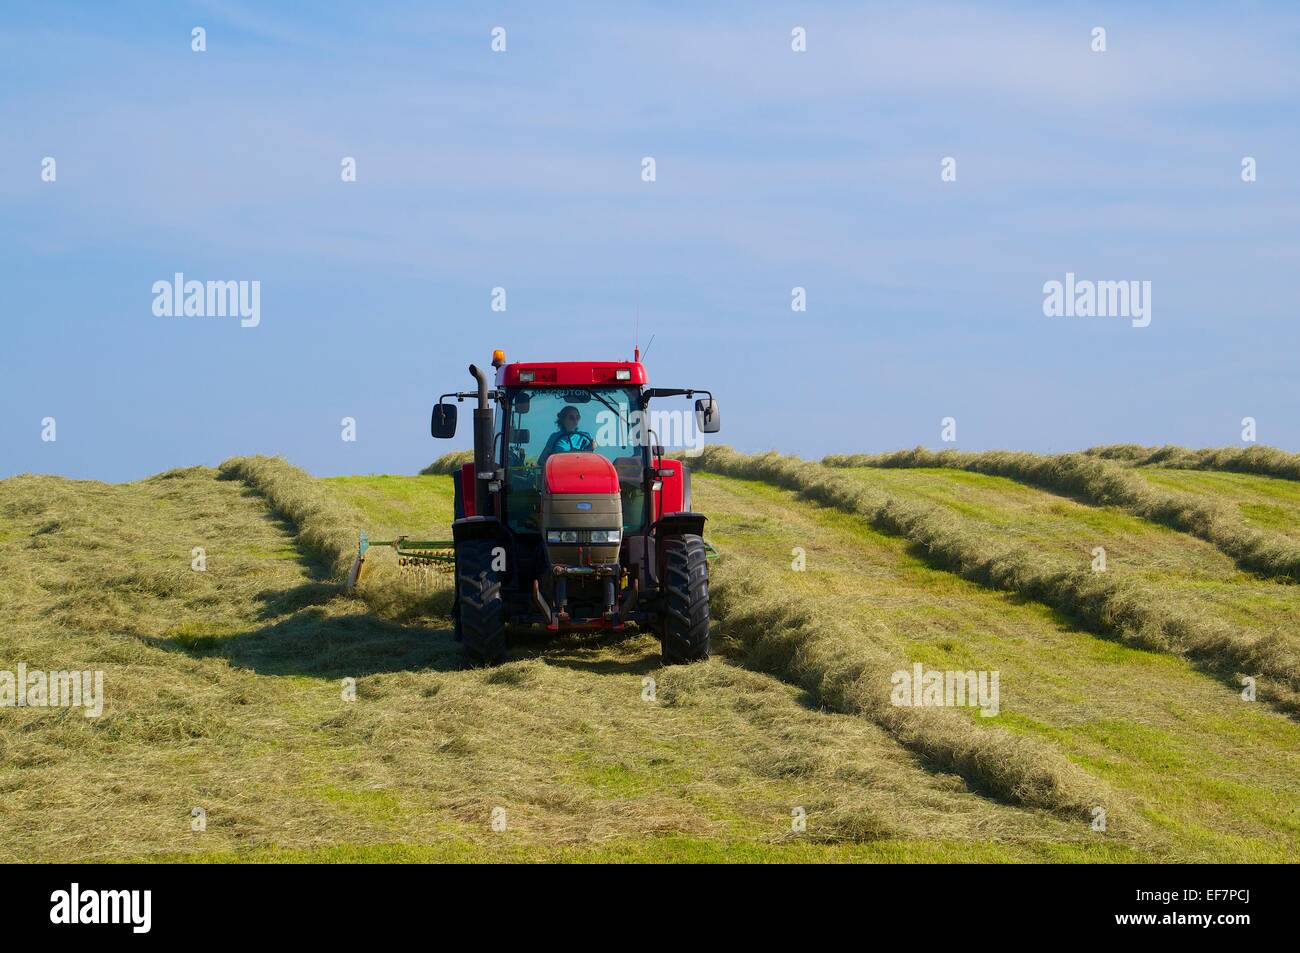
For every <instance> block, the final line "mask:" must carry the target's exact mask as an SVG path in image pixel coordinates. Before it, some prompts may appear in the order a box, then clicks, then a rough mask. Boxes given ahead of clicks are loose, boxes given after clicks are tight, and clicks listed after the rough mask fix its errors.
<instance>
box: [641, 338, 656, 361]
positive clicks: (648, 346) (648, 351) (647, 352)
mask: <svg viewBox="0 0 1300 953" xmlns="http://www.w3.org/2000/svg"><path fill="white" fill-rule="evenodd" d="M654 343H655V336H654V335H653V334H652V335H650V343H649V344H647V345H646V346H645V354H642V355H641V357H643V358H644V357H645V355H646V354H649V353H650V348H652V347H653V346H654Z"/></svg>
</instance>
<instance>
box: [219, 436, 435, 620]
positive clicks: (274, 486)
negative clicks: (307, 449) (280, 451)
mask: <svg viewBox="0 0 1300 953" xmlns="http://www.w3.org/2000/svg"><path fill="white" fill-rule="evenodd" d="M218 473H219V475H220V478H222V479H227V480H241V481H242V482H244V483H245V484H247V485H248V487H249V488H250V489H252V490H254V491H255V492H257V493H259V494H260V495H261V496H262V497H264V498H265V499H266V501H267V504H268V505H269V506H270V508H271V511H272V512H273V513H275V514H276V515H277V516H280V517H281V518H283V519H285V520H287V521H288V522H289V523H291V524H293V527H294V532H295V534H296V536H297V543H298V546H299V548H300V549H302V550H303V552H304V553H306V555H307V556H308V557H310V558H311V559H313V560H315V561H317V562H319V563H321V564H322V565H323V566H324V567H325V569H326V571H327V573H328V576H329V578H330V580H331V581H333V582H335V583H339V584H340V585H341V584H342V583H343V581H344V580H345V579H346V578H347V574H348V570H349V569H350V568H351V566H352V559H353V557H354V556H355V555H356V552H357V539H358V533H359V531H360V530H361V529H363V528H364V527H365V517H364V516H363V515H362V514H361V512H360V511H358V510H357V509H356V508H355V507H352V506H349V505H347V504H345V503H342V502H340V501H339V500H337V499H336V498H335V497H333V496H331V495H330V493H329V491H328V490H327V489H326V488H325V487H323V486H321V485H320V483H318V482H317V481H316V479H315V478H314V477H312V475H311V474H310V473H308V472H307V471H306V470H302V469H300V468H298V467H295V466H294V465H293V464H291V463H289V462H287V461H285V460H283V459H281V458H279V457H267V456H252V457H231V458H230V459H229V460H227V461H226V462H225V463H223V464H221V466H220V467H219V468H218ZM365 572H366V576H365V582H364V584H363V585H361V586H359V587H358V592H359V594H360V596H361V597H362V599H364V600H365V602H366V604H367V605H368V606H370V608H371V609H372V610H374V611H375V612H376V613H378V614H379V615H382V616H384V617H386V618H391V619H398V620H407V619H412V618H416V617H418V616H421V615H423V614H426V613H429V612H436V611H437V610H438V609H439V608H441V609H442V610H443V611H445V608H446V607H445V606H441V607H438V606H435V605H434V604H433V600H441V601H446V594H445V593H436V594H434V595H432V596H431V595H430V594H429V593H426V592H423V591H422V590H420V588H419V587H418V586H417V585H416V584H415V583H413V582H412V581H410V580H408V579H406V578H404V577H403V575H402V574H401V573H399V572H398V571H397V569H396V566H395V565H394V564H391V563H390V562H388V561H384V560H380V559H376V558H373V557H371V556H367V558H366V570H365Z"/></svg>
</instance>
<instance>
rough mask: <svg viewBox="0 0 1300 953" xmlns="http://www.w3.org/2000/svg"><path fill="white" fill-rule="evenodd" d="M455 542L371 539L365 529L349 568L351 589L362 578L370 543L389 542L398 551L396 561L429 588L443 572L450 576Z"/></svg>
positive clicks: (401, 567) (381, 543) (403, 569)
mask: <svg viewBox="0 0 1300 953" xmlns="http://www.w3.org/2000/svg"><path fill="white" fill-rule="evenodd" d="M453 545H454V544H453V542H452V541H451V540H449V539H434V540H430V539H411V538H410V537H409V536H398V537H397V538H396V539H371V538H370V537H369V536H367V535H366V531H365V530H362V531H361V534H360V539H359V540H358V542H357V555H356V557H355V558H354V559H353V560H352V568H351V569H350V570H349V571H348V586H347V589H348V592H355V591H356V588H357V584H358V583H359V582H360V581H361V571H362V569H364V568H365V564H366V551H367V550H368V549H370V547H371V546H387V547H389V548H390V549H392V550H393V551H394V552H395V553H396V554H397V565H398V566H399V567H400V569H401V572H402V574H403V575H406V576H409V577H411V578H412V579H414V580H415V581H416V583H417V584H419V585H420V586H421V588H430V587H432V586H433V584H434V583H435V581H437V580H438V578H439V577H441V576H446V577H450V576H451V575H452V574H453V573H454V572H455V568H456V555H455V551H454V550H453V548H452V547H453Z"/></svg>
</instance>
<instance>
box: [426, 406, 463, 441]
mask: <svg viewBox="0 0 1300 953" xmlns="http://www.w3.org/2000/svg"><path fill="white" fill-rule="evenodd" d="M429 433H431V434H432V435H433V436H435V437H437V438H438V439H439V440H445V439H447V438H448V437H454V436H456V405H455V404H438V405H436V406H435V407H434V408H433V419H432V421H430V423H429Z"/></svg>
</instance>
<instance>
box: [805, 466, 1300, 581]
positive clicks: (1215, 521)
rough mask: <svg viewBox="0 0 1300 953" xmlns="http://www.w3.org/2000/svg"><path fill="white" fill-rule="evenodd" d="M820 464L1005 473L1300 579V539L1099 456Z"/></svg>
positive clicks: (1247, 563)
mask: <svg viewBox="0 0 1300 953" xmlns="http://www.w3.org/2000/svg"><path fill="white" fill-rule="evenodd" d="M822 462H823V463H824V464H826V466H830V467H893V468H901V469H908V468H916V467H947V468H950V469H954V470H969V471H971V472H974V473H983V474H985V475H988V476H1001V477H1007V478H1008V479H1011V480H1016V481H1018V482H1020V483H1027V484H1030V485H1032V486H1037V487H1040V488H1042V489H1045V490H1048V491H1051V492H1055V493H1064V494H1069V495H1072V496H1076V497H1079V498H1081V499H1083V500H1086V501H1087V502H1089V503H1092V504H1095V505H1098V506H1119V507H1122V508H1124V509H1125V510H1127V511H1128V512H1130V513H1132V514H1134V515H1135V516H1140V517H1141V518H1143V519H1147V520H1151V521H1152V522H1157V523H1161V524H1163V525H1165V526H1170V527H1173V528H1174V529H1177V530H1180V531H1182V532H1185V533H1191V534H1192V535H1194V536H1198V537H1200V538H1201V539H1203V540H1205V541H1206V542H1208V543H1211V544H1212V545H1214V546H1215V547H1217V548H1218V549H1219V550H1220V551H1221V552H1223V553H1224V554H1226V555H1227V556H1230V557H1232V558H1233V559H1235V560H1236V561H1237V563H1238V564H1240V565H1241V566H1242V567H1243V568H1245V569H1249V570H1253V571H1255V572H1258V573H1262V574H1263V575H1266V576H1277V577H1283V578H1287V579H1293V580H1297V581H1300V544H1297V543H1296V542H1295V541H1294V540H1291V539H1288V538H1287V537H1285V536H1281V535H1279V534H1277V533H1268V532H1261V531H1260V530H1257V529H1254V528H1253V527H1250V526H1248V525H1247V524H1246V523H1245V522H1244V521H1243V520H1242V519H1241V518H1240V517H1239V516H1237V515H1235V514H1233V513H1231V512H1229V511H1228V510H1227V509H1225V508H1224V507H1223V506H1220V505H1218V504H1216V503H1211V502H1208V501H1206V500H1204V499H1202V498H1200V497H1198V496H1196V495H1195V494H1192V493H1178V492H1173V491H1169V490H1163V489H1160V488H1158V487H1154V486H1152V485H1150V484H1149V483H1147V482H1146V481H1145V480H1143V479H1142V478H1141V477H1140V476H1138V475H1137V474H1135V473H1133V472H1131V471H1130V470H1129V469H1128V468H1126V467H1122V466H1119V465H1117V464H1115V463H1112V462H1110V461H1108V460H1105V459H1102V458H1101V457H1099V456H1090V455H1089V454H1086V453H1062V454H1054V455H1050V456H1040V455H1039V454H1034V453H1022V452H1016V451H1009V450H989V451H985V452H982V453H963V452H961V451H958V450H941V451H933V450H926V449H924V448H923V447H917V448H916V449H915V450H900V451H897V452H895V453H880V454H847V455H838V456H830V457H827V458H826V459H825V460H823V461H822Z"/></svg>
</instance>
